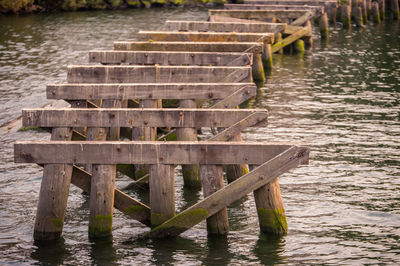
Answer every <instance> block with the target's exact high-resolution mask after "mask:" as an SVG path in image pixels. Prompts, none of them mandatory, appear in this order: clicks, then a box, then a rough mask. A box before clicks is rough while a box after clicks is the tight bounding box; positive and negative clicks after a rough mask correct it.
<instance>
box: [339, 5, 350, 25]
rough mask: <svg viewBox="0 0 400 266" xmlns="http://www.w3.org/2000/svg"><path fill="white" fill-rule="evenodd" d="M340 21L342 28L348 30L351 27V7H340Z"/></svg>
mask: <svg viewBox="0 0 400 266" xmlns="http://www.w3.org/2000/svg"><path fill="white" fill-rule="evenodd" d="M340 20H341V21H342V23H343V28H346V29H348V28H350V26H351V5H341V6H340Z"/></svg>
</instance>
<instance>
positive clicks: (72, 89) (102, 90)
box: [46, 83, 257, 100]
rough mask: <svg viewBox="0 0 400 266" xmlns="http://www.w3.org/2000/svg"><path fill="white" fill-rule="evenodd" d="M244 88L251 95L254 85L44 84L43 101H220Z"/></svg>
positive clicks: (254, 91)
mask: <svg viewBox="0 0 400 266" xmlns="http://www.w3.org/2000/svg"><path fill="white" fill-rule="evenodd" d="M240 89H245V93H246V94H248V95H249V96H250V97H251V96H255V95H256V93H257V87H256V85H255V84H254V83H145V84H140V83H139V84H126V83H125V84H53V85H47V88H46V92H47V99H63V100H100V99H103V100H128V99H178V100H183V99H199V100H203V99H208V100H212V99H224V98H226V97H228V96H229V95H231V94H232V93H234V92H236V91H238V90H240Z"/></svg>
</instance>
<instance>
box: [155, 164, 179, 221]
mask: <svg viewBox="0 0 400 266" xmlns="http://www.w3.org/2000/svg"><path fill="white" fill-rule="evenodd" d="M174 171H175V167H174V166H173V165H166V164H153V165H151V166H150V184H149V185H150V208H151V226H152V227H156V226H158V225H160V224H162V223H164V222H165V221H167V220H168V219H170V218H172V217H174V215H175V187H174V185H175V174H174Z"/></svg>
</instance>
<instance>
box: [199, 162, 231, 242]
mask: <svg viewBox="0 0 400 266" xmlns="http://www.w3.org/2000/svg"><path fill="white" fill-rule="evenodd" d="M200 173H201V182H202V185H203V193H204V197H205V198H206V197H208V196H210V195H211V194H213V193H214V192H216V191H218V190H220V189H221V188H223V187H224V173H223V171H222V166H221V165H201V166H200ZM228 231H229V222H228V212H227V209H226V207H225V208H223V209H222V210H220V211H219V212H217V213H216V214H214V215H213V216H211V217H209V218H207V232H208V234H210V235H226V234H227V233H228Z"/></svg>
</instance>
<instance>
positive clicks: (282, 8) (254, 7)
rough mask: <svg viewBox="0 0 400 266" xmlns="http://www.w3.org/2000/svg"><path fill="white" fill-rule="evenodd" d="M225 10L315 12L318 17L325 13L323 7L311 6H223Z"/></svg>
mask: <svg viewBox="0 0 400 266" xmlns="http://www.w3.org/2000/svg"><path fill="white" fill-rule="evenodd" d="M224 9H226V10H315V12H316V14H317V15H318V16H319V15H321V14H323V13H324V12H325V9H324V7H323V6H313V5H311V4H310V5H307V6H304V5H250V4H225V5H224Z"/></svg>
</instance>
